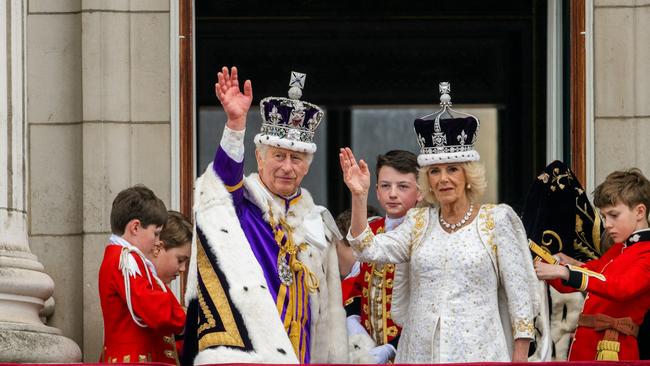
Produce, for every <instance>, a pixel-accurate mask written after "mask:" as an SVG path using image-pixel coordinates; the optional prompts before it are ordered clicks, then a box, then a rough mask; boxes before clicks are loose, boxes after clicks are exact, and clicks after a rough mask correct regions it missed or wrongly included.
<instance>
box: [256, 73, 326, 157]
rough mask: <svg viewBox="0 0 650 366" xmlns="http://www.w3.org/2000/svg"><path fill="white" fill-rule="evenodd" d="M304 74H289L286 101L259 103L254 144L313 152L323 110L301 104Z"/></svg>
mask: <svg viewBox="0 0 650 366" xmlns="http://www.w3.org/2000/svg"><path fill="white" fill-rule="evenodd" d="M306 79H307V75H306V74H302V73H299V72H295V71H292V72H291V79H290V81H289V92H288V94H289V98H284V97H267V98H264V99H262V100H261V101H260V113H261V115H262V128H261V130H260V133H259V134H257V135H256V136H255V142H256V143H261V144H265V145H270V146H275V147H280V148H285V149H289V150H294V151H300V152H306V153H314V152H315V151H316V144H315V143H314V135H315V132H316V128H318V125H319V124H320V122H321V120H322V119H323V116H324V114H325V113H324V112H323V110H322V109H321V108H320V107H318V106H317V105H315V104H312V103H309V102H305V101H301V100H300V97H301V96H302V89H303V88H304V87H305V80H306Z"/></svg>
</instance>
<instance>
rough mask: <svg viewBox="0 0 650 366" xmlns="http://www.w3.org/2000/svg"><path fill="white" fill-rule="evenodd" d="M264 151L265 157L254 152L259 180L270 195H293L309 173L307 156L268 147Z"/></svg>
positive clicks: (257, 151) (258, 152) (258, 151)
mask: <svg viewBox="0 0 650 366" xmlns="http://www.w3.org/2000/svg"><path fill="white" fill-rule="evenodd" d="M265 150H266V153H265V156H261V153H260V150H256V151H255V158H256V159H257V170H258V171H259V174H260V179H262V182H263V183H264V184H265V185H266V186H267V187H268V188H269V190H270V191H271V192H272V193H275V194H277V195H280V196H290V195H292V194H294V193H295V192H296V190H298V187H300V183H301V182H302V179H303V178H304V177H305V175H307V171H309V161H308V156H307V154H306V153H300V152H296V151H291V150H287V149H281V148H277V147H270V146H269V147H268V148H266V149H265Z"/></svg>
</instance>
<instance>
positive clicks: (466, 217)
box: [439, 203, 474, 232]
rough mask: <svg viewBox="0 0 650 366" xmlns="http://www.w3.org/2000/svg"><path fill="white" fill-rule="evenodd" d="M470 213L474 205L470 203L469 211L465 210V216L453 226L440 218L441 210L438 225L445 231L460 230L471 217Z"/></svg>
mask: <svg viewBox="0 0 650 366" xmlns="http://www.w3.org/2000/svg"><path fill="white" fill-rule="evenodd" d="M472 211H474V204H473V203H470V205H469V209H468V210H467V212H465V216H463V218H462V219H461V220H460V221H459V222H457V223H455V224H450V223H448V222H447V221H445V219H443V218H442V210H441V211H440V216H439V218H440V223H441V224H442V226H444V227H445V229H449V230H451V231H452V232H454V231H456V229H460V228H461V227H462V226H463V225H465V223H466V222H467V220H469V218H470V217H472Z"/></svg>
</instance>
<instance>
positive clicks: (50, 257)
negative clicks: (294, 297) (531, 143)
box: [0, 0, 650, 362]
mask: <svg viewBox="0 0 650 366" xmlns="http://www.w3.org/2000/svg"><path fill="white" fill-rule="evenodd" d="M586 3H587V9H586V13H587V14H590V15H591V17H590V18H589V17H588V18H589V19H591V20H592V22H590V23H588V27H587V29H586V34H585V36H586V37H588V39H589V42H588V45H590V46H588V47H587V55H586V57H587V64H588V68H587V69H588V70H587V71H588V72H587V80H588V84H587V85H588V88H589V89H588V91H587V96H588V98H587V104H589V106H593V107H592V108H591V109H590V107H588V110H591V114H589V113H588V119H587V124H588V126H590V127H591V128H592V130H593V134H592V135H591V136H593V138H590V137H588V139H587V141H585V144H587V145H589V146H592V148H591V149H590V148H587V150H588V153H587V167H588V169H587V178H588V185H590V186H591V187H593V185H594V183H595V182H599V181H602V179H603V178H604V177H605V176H606V175H607V174H608V173H609V172H610V171H612V170H614V169H620V168H625V167H631V166H637V167H639V168H641V169H642V170H643V171H644V172H645V173H646V174H650V157H649V155H648V154H647V153H646V143H645V139H646V138H647V136H650V103H648V100H649V99H650V66H648V65H650V36H648V34H650V0H591V1H587V2H586ZM0 7H2V9H1V10H0V28H2V29H1V30H0V52H1V53H5V54H6V55H7V57H6V62H5V57H1V58H0V169H1V171H0V230H1V232H0V273H9V272H16V271H17V269H16V268H17V267H20V266H22V267H25V266H27V267H29V268H31V269H30V271H32V275H25V276H27V277H29V278H30V281H32V282H29V281H22V279H24V278H27V277H24V276H22V275H21V277H20V281H19V280H18V279H16V280H15V281H14V282H12V284H11V285H9V284H7V283H5V282H7V281H5V277H3V276H0V338H1V337H3V336H6V334H9V333H7V331H8V329H9V328H10V327H9V323H8V322H7V320H8V319H3V318H2V314H8V312H7V311H8V310H9V309H13V310H15V309H16V307H15V306H14V305H12V304H11V302H10V301H9V300H7V299H10V298H14V299H15V296H16V295H15V294H16V293H20V292H21V291H23V292H25V291H28V290H29V289H28V288H31V287H30V286H32V285H30V283H40V285H34V286H36V287H38V286H41V289H40V290H38V291H37V292H38V295H39V296H40V297H41V299H40V300H39V301H40V303H39V301H35V302H34V304H33V306H32V307H31V308H30V309H23V310H20V309H19V310H15V311H16V314H18V313H20V314H24V317H23V318H20V317H17V318H14V321H16V319H19V321H18V323H19V324H23V328H29V327H30V326H32V327H36V328H39V327H40V329H41V331H42V332H44V333H48V332H50V333H48V334H56V333H57V331H56V330H55V329H59V330H60V333H61V334H62V335H63V336H65V337H61V338H65V339H67V340H72V341H74V342H76V344H78V345H79V347H80V349H81V351H82V352H83V360H84V361H87V362H91V361H96V360H97V359H98V357H99V353H100V351H101V343H102V319H101V310H100V306H99V299H98V292H97V272H98V268H99V263H100V261H101V257H102V253H103V248H104V245H105V242H106V240H107V238H108V235H109V231H110V226H109V213H110V207H111V202H112V200H113V198H114V196H115V194H116V193H117V192H118V191H120V190H121V189H123V188H125V187H128V186H130V185H133V184H136V183H143V184H145V185H147V186H149V187H151V188H152V189H153V190H154V191H155V192H156V193H157V194H158V195H160V196H161V198H162V199H163V201H164V202H165V204H167V205H168V207H172V208H174V207H178V204H179V203H178V192H177V190H178V184H177V183H174V182H178V172H177V166H178V154H177V153H176V150H175V149H177V140H176V138H177V137H176V136H178V131H177V129H178V127H177V126H178V113H177V112H176V111H177V110H178V104H179V101H178V92H177V90H178V82H177V80H176V79H175V78H177V76H176V75H178V72H177V71H178V67H179V63H178V48H177V44H178V37H177V34H176V33H175V31H174V29H175V27H176V24H177V23H178V17H179V12H178V10H177V8H178V7H177V4H176V2H170V1H169V0H137V1H129V0H56V1H52V0H22V1H21V0H7V1H6V2H3V4H2V5H0ZM589 151H591V152H589ZM16 258H20V260H18V259H16ZM19 262H20V263H19ZM27 262H29V263H28V264H25V263H27ZM17 263H19V264H17ZM39 263H40V264H39ZM41 265H42V266H41ZM41 267H43V268H44V270H43V269H41ZM23 269H24V268H23ZM32 277H34V278H36V277H38V278H37V279H31V278H32ZM52 280H53V283H54V287H53V290H54V292H53V299H54V306H53V310H52V307H51V306H49V307H46V309H47V311H46V312H45V313H43V315H44V316H45V318H46V319H45V321H46V324H47V325H48V326H50V327H47V328H46V327H45V326H44V325H43V324H42V323H41V324H40V325H39V324H37V323H38V322H39V319H38V315H37V311H38V309H40V308H42V307H43V304H45V301H46V300H47V299H48V298H49V296H50V295H49V294H50V293H51V292H52V285H51V283H50V282H48V281H52ZM3 281H4V282H3ZM39 281H40V282H39ZM11 286H14V287H11ZM32 287H33V286H32ZM16 288H17V289H16ZM12 296H13V297H12ZM21 296H22V295H21ZM29 296H32V295H29ZM32 297H37V296H32ZM13 310H12V311H13ZM12 324H13V323H12ZM25 324H26V325H25ZM11 326H15V324H13V325H11ZM59 337H60V336H59ZM65 339H64V340H62V341H61V342H62V344H67V345H68V346H70V345H69V343H66V342H67V341H65ZM70 347H71V348H70V349H71V352H72V353H70V354H68V355H61V356H60V359H61V360H63V359H66V357H67V359H68V360H69V359H73V358H75V357H79V355H75V354H74V349H73V348H74V347H72V346H70ZM26 351H27V352H26V353H28V354H33V353H34V352H33V351H32V350H31V349H30V350H26ZM7 354H8V353H7V351H6V350H4V349H3V348H2V346H0V361H6V360H8V358H7Z"/></svg>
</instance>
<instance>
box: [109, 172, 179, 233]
mask: <svg viewBox="0 0 650 366" xmlns="http://www.w3.org/2000/svg"><path fill="white" fill-rule="evenodd" d="M134 219H137V220H140V224H141V225H142V227H144V228H146V227H147V226H149V225H152V224H153V225H156V226H163V225H164V224H165V222H166V221H167V208H166V207H165V204H164V203H163V201H161V200H160V198H158V197H157V196H156V195H155V194H154V193H153V191H152V190H151V189H149V188H147V187H145V186H144V185H142V184H138V185H135V186H133V187H129V188H127V189H124V190H122V191H121V192H120V193H118V194H117V196H116V197H115V199H114V200H113V207H112V208H111V231H112V232H113V234H115V235H123V234H124V229H125V228H126V224H128V223H129V221H131V220H134Z"/></svg>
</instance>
